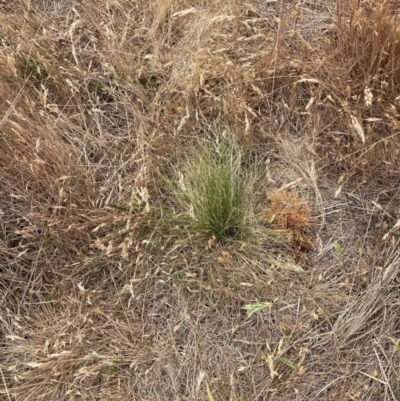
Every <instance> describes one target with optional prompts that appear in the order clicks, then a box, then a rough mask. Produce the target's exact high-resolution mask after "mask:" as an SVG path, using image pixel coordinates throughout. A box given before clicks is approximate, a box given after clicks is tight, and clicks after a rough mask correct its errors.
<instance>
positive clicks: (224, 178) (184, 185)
mask: <svg viewBox="0 0 400 401" xmlns="http://www.w3.org/2000/svg"><path fill="white" fill-rule="evenodd" d="M242 159H243V156H242V153H241V151H240V150H239V149H238V148H237V147H236V146H235V145H233V144H232V143H231V142H229V141H227V140H223V141H221V142H217V143H215V144H208V145H204V144H199V145H198V146H197V147H196V149H195V150H194V151H193V152H192V153H191V154H190V155H189V156H188V157H187V160H186V163H185V165H184V166H183V168H182V170H181V171H180V172H179V173H178V176H179V177H178V185H177V186H175V188H174V194H175V196H176V198H177V200H178V202H179V204H180V205H181V207H182V208H183V209H184V211H185V213H186V215H187V216H188V217H189V218H190V227H191V228H192V229H193V230H194V231H195V232H196V233H198V234H201V235H202V236H204V237H207V238H213V239H215V240H216V241H218V242H226V241H229V240H235V239H244V238H245V237H246V236H248V234H250V232H251V231H252V228H253V227H254V214H253V194H252V190H253V184H254V172H252V171H251V169H249V168H248V167H245V166H244V164H243V160H242Z"/></svg>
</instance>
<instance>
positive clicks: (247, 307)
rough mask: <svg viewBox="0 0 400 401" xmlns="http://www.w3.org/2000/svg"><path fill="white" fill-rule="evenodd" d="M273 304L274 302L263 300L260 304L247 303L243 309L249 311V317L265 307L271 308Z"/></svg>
mask: <svg viewBox="0 0 400 401" xmlns="http://www.w3.org/2000/svg"><path fill="white" fill-rule="evenodd" d="M272 305H273V303H272V302H262V303H258V304H251V305H245V306H243V308H242V309H244V310H246V311H247V317H248V318H249V317H251V316H253V315H254V314H255V313H257V312H260V311H261V310H263V309H265V308H270V307H271V306H272Z"/></svg>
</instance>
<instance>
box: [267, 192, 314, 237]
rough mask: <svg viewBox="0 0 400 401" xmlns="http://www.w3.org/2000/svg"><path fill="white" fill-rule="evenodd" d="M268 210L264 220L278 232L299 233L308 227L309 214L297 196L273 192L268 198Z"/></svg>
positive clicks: (304, 204)
mask: <svg viewBox="0 0 400 401" xmlns="http://www.w3.org/2000/svg"><path fill="white" fill-rule="evenodd" d="M269 200H270V202H271V206H270V208H269V209H268V210H267V212H266V213H265V218H266V219H267V221H269V222H270V223H271V224H272V225H273V226H274V228H276V229H278V230H290V231H299V230H302V229H305V228H307V227H308V226H309V225H310V212H309V210H308V207H307V205H306V203H305V202H304V201H303V200H302V199H300V198H299V196H298V195H297V194H295V193H293V192H289V191H279V192H275V193H274V194H272V195H271V196H270V197H269Z"/></svg>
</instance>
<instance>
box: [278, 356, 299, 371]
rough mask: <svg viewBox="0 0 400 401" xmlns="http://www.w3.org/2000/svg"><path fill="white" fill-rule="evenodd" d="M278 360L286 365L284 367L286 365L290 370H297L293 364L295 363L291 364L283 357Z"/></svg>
mask: <svg viewBox="0 0 400 401" xmlns="http://www.w3.org/2000/svg"><path fill="white" fill-rule="evenodd" d="M279 360H280V361H281V362H283V363H284V364H286V365H288V366H289V367H290V368H292V369H293V370H294V369H297V365H296V364H295V363H293V362H292V361H291V360H289V359H287V358H285V357H283V356H281V357H280V358H279Z"/></svg>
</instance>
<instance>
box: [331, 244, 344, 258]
mask: <svg viewBox="0 0 400 401" xmlns="http://www.w3.org/2000/svg"><path fill="white" fill-rule="evenodd" d="M333 249H334V250H335V252H336V253H337V254H338V255H339V256H342V247H341V246H340V244H339V243H338V242H336V241H335V243H334V244H333Z"/></svg>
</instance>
